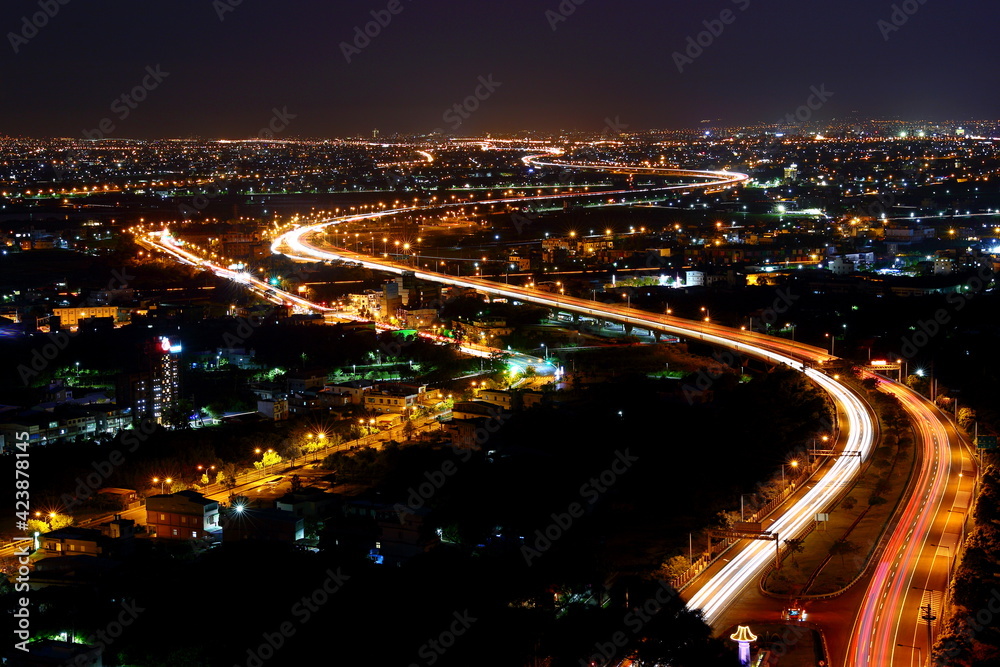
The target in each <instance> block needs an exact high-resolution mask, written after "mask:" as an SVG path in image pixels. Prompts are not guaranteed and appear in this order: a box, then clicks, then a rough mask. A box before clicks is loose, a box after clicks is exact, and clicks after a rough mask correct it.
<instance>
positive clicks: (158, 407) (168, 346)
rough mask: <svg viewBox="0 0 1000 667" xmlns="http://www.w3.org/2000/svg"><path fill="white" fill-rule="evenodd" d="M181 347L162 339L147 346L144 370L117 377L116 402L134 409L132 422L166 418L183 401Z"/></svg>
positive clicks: (164, 338)
mask: <svg viewBox="0 0 1000 667" xmlns="http://www.w3.org/2000/svg"><path fill="white" fill-rule="evenodd" d="M180 352H181V345H180V343H178V342H176V341H171V340H170V339H169V338H166V337H160V338H156V339H154V340H153V341H151V342H150V343H149V344H147V345H146V349H145V350H144V352H143V355H142V362H141V363H142V369H141V370H139V371H138V372H134V373H125V374H122V375H120V376H119V377H118V391H117V395H116V399H115V400H116V402H117V403H118V404H119V405H120V406H122V407H123V408H130V409H131V410H132V419H133V421H139V420H142V419H153V420H155V421H156V422H157V423H163V418H164V416H165V415H167V414H168V413H169V412H170V411H171V410H172V409H173V408H175V407H176V406H177V402H178V400H179V399H180V372H179V364H178V355H179V354H180Z"/></svg>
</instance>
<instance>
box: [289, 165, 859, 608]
mask: <svg viewBox="0 0 1000 667" xmlns="http://www.w3.org/2000/svg"><path fill="white" fill-rule="evenodd" d="M532 157H533V156H529V158H526V160H528V159H531V158H532ZM545 164H546V165H548V166H559V167H566V168H576V167H578V166H579V165H575V164H572V163H560V162H547V163H545ZM587 166H588V167H593V168H597V167H601V168H604V167H603V166H602V165H599V166H595V165H587ZM655 171H656V172H658V173H663V172H668V171H669V172H672V173H675V172H679V171H683V170H660V169H657V170H655ZM698 174H699V176H701V177H703V178H706V179H707V180H708V182H707V183H701V184H698V185H697V187H712V186H713V185H714V186H715V187H721V186H723V185H725V186H729V185H732V184H736V183H739V182H741V180H742V175H734V174H729V173H727V172H698ZM670 187H671V188H685V189H689V188H692V187H695V186H692V185H690V184H686V185H683V186H670ZM630 192H631V191H630ZM554 197H555V198H562V197H565V195H555V196H554ZM532 199H534V198H532ZM494 201H498V200H494ZM500 201H503V200H500ZM513 201H524V200H523V199H515V200H513ZM433 208H438V207H433ZM408 210H413V209H403V211H408ZM421 210H426V209H425V208H421ZM396 212H398V210H397V211H396ZM392 213H394V212H393V211H385V212H382V213H378V214H372V215H366V216H352V217H345V218H338V219H334V220H329V221H324V222H321V223H318V224H315V225H310V226H306V227H301V228H298V229H295V230H292V231H290V232H288V233H286V234H284V235H282V236H281V237H279V238H278V239H276V240H275V242H274V243H273V245H272V250H273V251H275V252H281V253H284V254H286V255H287V256H289V257H292V258H295V259H301V260H307V261H316V260H343V261H348V262H356V263H359V264H361V265H363V266H365V267H368V268H371V269H375V270H379V271H385V272H389V273H397V274H401V273H403V272H412V273H413V274H414V275H415V277H416V278H418V279H422V280H428V281H433V282H441V283H447V284H449V285H455V286H460V287H467V288H471V289H475V290H478V291H481V292H484V293H487V294H492V295H495V296H501V297H505V298H508V299H513V300H518V301H524V302H528V303H534V304H537V305H542V306H547V307H549V308H553V309H555V310H562V311H568V312H574V313H579V314H583V315H588V316H592V317H597V318H603V319H611V320H615V321H618V322H623V323H627V324H631V325H634V326H637V327H641V328H644V329H649V330H652V331H661V332H665V333H671V334H677V335H681V336H685V337H687V338H694V339H698V340H702V341H705V342H708V343H712V344H715V345H719V346H723V347H728V348H731V349H733V350H735V351H737V352H739V353H741V354H747V355H751V356H755V357H759V358H762V359H767V360H769V361H771V362H774V363H779V364H786V365H788V366H790V367H792V368H795V369H797V370H799V371H802V372H804V373H805V374H806V375H807V376H808V377H810V378H811V379H812V380H814V381H815V382H816V383H817V384H819V385H820V386H821V387H822V388H823V389H824V390H825V391H827V392H828V393H829V394H830V395H831V396H832V397H833V398H834V400H835V401H836V402H837V403H838V404H839V405H840V406H841V408H842V410H843V413H844V414H845V415H846V418H847V429H846V432H847V434H848V441H847V443H846V444H845V448H846V449H850V450H855V451H860V452H861V453H862V456H864V457H867V456H868V455H869V454H870V452H871V450H872V448H873V446H874V425H873V424H872V421H871V418H870V416H869V412H868V410H867V409H866V408H865V406H864V404H863V402H862V401H861V399H859V398H858V397H857V396H856V395H855V394H854V393H853V392H851V391H850V390H849V389H847V388H846V387H844V386H843V385H842V384H841V383H839V382H838V381H836V380H835V379H833V378H831V377H829V376H828V375H826V374H825V373H823V372H822V371H820V370H817V369H816V368H814V366H821V365H822V364H823V363H825V362H828V361H830V360H831V359H832V357H831V356H830V355H829V354H827V352H826V351H825V350H823V349H820V348H815V347H812V346H809V345H805V344H802V343H796V342H794V341H788V340H786V339H782V338H772V337H769V336H764V335H760V334H756V333H753V332H746V331H740V330H735V329H731V328H729V327H723V326H720V325H716V324H712V323H710V322H693V321H689V320H684V319H680V318H675V317H670V316H666V315H657V314H653V313H645V312H642V311H633V310H631V309H629V308H625V307H622V306H617V305H605V304H599V303H597V302H593V301H587V300H585V299H579V298H575V297H567V296H562V295H555V294H550V293H548V292H542V291H538V290H533V289H527V288H523V287H516V286H511V285H500V284H497V283H495V282H492V281H489V280H485V279H480V278H468V277H457V276H450V275H445V274H441V273H437V272H433V271H425V270H419V269H414V268H412V267H410V266H408V265H406V264H402V263H399V262H395V261H391V260H388V259H382V258H376V257H371V256H368V255H363V254H359V253H356V252H351V251H348V250H346V249H343V248H336V249H328V248H325V247H322V246H321V245H319V244H317V243H315V239H314V237H315V236H316V235H317V234H319V233H321V232H322V231H323V229H324V228H326V227H328V226H330V225H333V224H339V223H343V222H348V221H353V220H359V219H370V218H373V217H379V216H382V215H389V214H392ZM857 468H858V466H857V464H856V463H855V462H854V461H853V459H849V458H840V459H838V460H837V461H836V462H835V463H834V464H833V465H832V466H831V467H830V468H829V470H828V471H827V472H826V473H825V474H824V475H823V476H822V477H821V478H819V479H818V480H817V483H816V485H815V486H814V487H813V488H812V489H811V490H810V491H809V492H808V493H806V494H804V495H803V496H802V497H801V498H799V499H797V500H796V501H795V503H794V504H793V505H792V506H791V507H790V508H789V509H788V510H787V511H786V512H785V513H784V514H782V515H781V517H779V518H778V519H777V520H776V521H775V523H774V524H773V525H772V526H770V527H769V529H770V530H771V531H772V532H775V531H776V532H778V533H779V535H782V534H784V535H789V536H791V535H794V534H798V533H800V532H802V531H803V530H804V529H805V528H806V526H807V525H808V524H809V523H810V522H811V521H812V520H813V518H814V516H815V514H816V513H817V512H818V511H820V510H822V509H825V508H826V507H828V506H829V505H830V503H831V502H832V500H833V499H834V498H835V497H836V496H837V494H839V492H840V489H842V488H843V486H844V485H845V484H846V483H847V482H848V481H850V480H851V479H853V477H854V476H855V474H856V472H857ZM773 550H774V547H773V544H771V543H765V542H752V543H750V544H749V545H747V546H746V548H744V549H743V550H741V551H740V552H739V553H738V554H736V555H735V556H734V557H733V559H732V560H731V561H730V562H729V563H728V564H727V565H726V566H725V567H723V568H722V570H721V571H720V572H719V573H718V575H716V576H715V577H713V578H712V579H711V581H709V582H708V583H706V584H705V585H704V586H702V587H701V589H700V590H699V591H698V592H697V593H696V594H695V596H694V597H693V598H692V599H691V600H690V601H689V602H688V604H689V605H690V606H691V607H692V608H700V609H702V611H703V612H704V614H705V618H706V620H707V621H708V622H709V623H712V622H713V621H714V620H715V619H716V618H717V617H718V616H719V615H720V614H721V612H722V611H723V610H725V608H726V607H728V606H729V604H730V603H731V602H732V601H733V600H734V599H735V598H736V597H737V596H738V595H739V594H740V592H741V591H742V590H743V589H744V588H745V587H746V586H747V584H748V583H750V582H752V581H753V579H754V578H755V577H756V576H758V575H759V574H760V573H761V572H763V570H764V569H765V568H766V567H767V565H768V563H769V562H770V559H771V558H772V556H773Z"/></svg>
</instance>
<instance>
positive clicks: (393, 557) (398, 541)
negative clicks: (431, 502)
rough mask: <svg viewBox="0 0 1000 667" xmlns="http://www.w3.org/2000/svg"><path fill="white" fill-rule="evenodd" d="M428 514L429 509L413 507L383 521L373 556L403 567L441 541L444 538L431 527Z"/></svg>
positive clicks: (392, 565) (374, 558) (384, 563)
mask: <svg viewBox="0 0 1000 667" xmlns="http://www.w3.org/2000/svg"><path fill="white" fill-rule="evenodd" d="M426 516H427V512H426V510H411V511H408V512H402V513H400V515H399V516H398V518H397V517H392V518H389V519H383V520H381V521H379V522H378V528H379V537H378V540H377V541H376V542H375V548H374V549H372V551H371V553H370V557H371V558H372V559H373V560H374V561H375V562H376V563H380V564H382V565H388V566H390V567H401V566H402V565H403V564H404V563H405V562H406V561H408V560H410V559H412V558H415V557H416V556H420V555H422V554H425V553H427V552H428V551H430V550H431V549H433V548H434V547H436V546H437V545H439V544H440V543H441V538H440V537H438V535H437V534H436V533H435V532H433V531H432V530H431V529H430V528H429V526H428V525H427V523H426Z"/></svg>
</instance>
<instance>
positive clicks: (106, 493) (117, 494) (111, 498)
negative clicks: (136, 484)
mask: <svg viewBox="0 0 1000 667" xmlns="http://www.w3.org/2000/svg"><path fill="white" fill-rule="evenodd" d="M97 496H98V497H99V498H101V499H103V500H107V501H108V502H109V503H111V504H113V505H118V506H119V509H123V510H124V509H128V508H129V506H131V505H132V503H134V502H136V501H137V500H138V499H139V496H138V493H137V492H136V491H135V489H118V488H114V487H105V488H103V489H98V490H97Z"/></svg>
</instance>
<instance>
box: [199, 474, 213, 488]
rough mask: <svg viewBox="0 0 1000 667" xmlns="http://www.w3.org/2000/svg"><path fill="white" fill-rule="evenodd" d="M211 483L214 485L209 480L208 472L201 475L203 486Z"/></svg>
mask: <svg viewBox="0 0 1000 667" xmlns="http://www.w3.org/2000/svg"><path fill="white" fill-rule="evenodd" d="M211 483H212V481H211V480H210V479H209V477H208V473H207V472H203V473H202V474H201V484H202V486H208V485H209V484H211Z"/></svg>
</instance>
